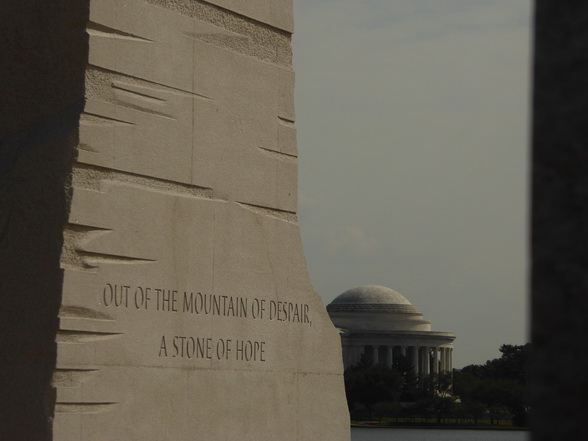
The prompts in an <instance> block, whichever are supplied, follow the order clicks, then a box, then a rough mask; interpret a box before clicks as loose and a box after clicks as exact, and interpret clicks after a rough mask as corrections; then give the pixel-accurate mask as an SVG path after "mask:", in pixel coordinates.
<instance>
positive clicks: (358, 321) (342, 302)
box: [327, 285, 455, 375]
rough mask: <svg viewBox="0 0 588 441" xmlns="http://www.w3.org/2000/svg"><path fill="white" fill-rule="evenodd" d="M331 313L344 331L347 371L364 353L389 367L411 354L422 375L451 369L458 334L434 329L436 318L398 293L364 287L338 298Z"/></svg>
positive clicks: (354, 289)
mask: <svg viewBox="0 0 588 441" xmlns="http://www.w3.org/2000/svg"><path fill="white" fill-rule="evenodd" d="M327 311H328V313H329V315H330V317H331V320H332V321H333V323H334V324H335V326H336V327H337V328H339V331H340V333H341V344H342V348H343V365H344V367H345V369H347V368H348V367H350V366H354V365H356V364H357V363H359V361H360V358H361V356H362V355H364V356H365V357H366V358H367V359H369V360H371V361H372V362H373V363H376V364H383V365H386V366H392V364H393V363H394V360H395V359H398V358H400V357H406V358H407V359H408V360H409V361H410V362H411V363H412V365H413V367H414V369H415V373H416V374H417V375H418V374H422V375H428V374H430V373H439V372H451V371H452V352H453V340H455V335H453V334H452V333H450V332H436V331H431V322H430V321H429V320H425V319H423V314H422V313H421V312H419V311H418V310H417V309H416V308H415V307H414V306H413V305H412V303H410V302H409V301H408V300H407V299H406V298H405V297H404V296H402V295H401V294H399V293H397V292H396V291H393V290H391V289H389V288H386V287H383V286H377V285H364V286H359V287H357V288H353V289H350V290H348V291H345V292H344V293H343V294H341V295H339V296H338V297H337V298H335V300H333V301H332V302H331V303H330V304H329V305H328V306H327Z"/></svg>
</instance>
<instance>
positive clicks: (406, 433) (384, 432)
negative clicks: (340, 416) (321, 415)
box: [351, 427, 531, 441]
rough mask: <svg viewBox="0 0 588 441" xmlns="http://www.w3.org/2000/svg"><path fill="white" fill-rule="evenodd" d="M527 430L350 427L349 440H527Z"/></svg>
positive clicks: (528, 437) (528, 438)
mask: <svg viewBox="0 0 588 441" xmlns="http://www.w3.org/2000/svg"><path fill="white" fill-rule="evenodd" d="M530 439H531V437H530V435H529V432H522V431H510V430H461V429H460V430H452V429H380V428H377V429H362V428H357V427H354V428H352V429H351V441H529V440H530Z"/></svg>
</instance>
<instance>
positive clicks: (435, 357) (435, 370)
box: [433, 347, 440, 374]
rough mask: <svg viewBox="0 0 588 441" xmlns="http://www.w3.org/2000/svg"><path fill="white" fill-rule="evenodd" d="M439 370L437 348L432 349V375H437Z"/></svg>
mask: <svg viewBox="0 0 588 441" xmlns="http://www.w3.org/2000/svg"><path fill="white" fill-rule="evenodd" d="M439 371H440V369H439V348H437V347H435V348H433V373H434V374H438V373H439Z"/></svg>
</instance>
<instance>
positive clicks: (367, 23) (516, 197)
mask: <svg viewBox="0 0 588 441" xmlns="http://www.w3.org/2000/svg"><path fill="white" fill-rule="evenodd" d="M294 9H295V34H294V68H295V71H296V115H297V127H298V148H299V155H300V160H299V179H300V182H299V189H300V192H299V219H300V224H301V230H302V239H303V242H304V249H305V254H306V259H307V263H308V267H309V272H310V276H311V279H312V282H313V284H314V287H315V289H316V290H317V291H318V293H319V294H320V295H321V297H322V298H323V301H324V302H325V304H328V303H329V302H330V301H331V300H333V298H335V297H336V296H337V295H339V294H340V293H342V292H343V291H345V290H347V289H350V288H353V287H356V286H359V285H365V284H374V285H384V286H387V287H389V288H392V289H394V290H396V291H398V292H400V293H401V294H403V295H404V296H405V297H407V298H408V299H409V300H410V301H411V302H412V303H413V304H414V305H415V306H416V307H417V308H418V309H420V310H421V311H422V312H423V313H424V315H425V318H426V319H428V320H431V321H432V322H433V329H434V330H437V331H450V332H453V333H455V334H456V336H457V339H456V341H455V350H454V366H455V367H463V366H464V365H467V364H472V363H477V364H480V363H484V362H485V361H486V360H487V359H490V358H495V357H498V356H499V354H500V353H499V351H498V348H499V346H500V345H501V344H503V343H512V344H522V343H524V342H526V340H527V256H526V252H527V248H526V247H527V244H526V242H527V237H526V236H527V210H528V202H527V190H528V182H527V180H528V171H529V170H528V164H527V163H528V118H529V115H528V107H529V87H530V81H529V75H530V74H529V63H530V52H529V51H530V20H531V16H530V15H531V6H530V1H529V0H294Z"/></svg>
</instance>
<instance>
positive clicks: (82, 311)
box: [59, 306, 114, 321]
mask: <svg viewBox="0 0 588 441" xmlns="http://www.w3.org/2000/svg"><path fill="white" fill-rule="evenodd" d="M59 317H61V318H75V319H90V320H110V321H112V320H114V319H113V318H112V317H111V316H109V315H107V314H104V313H102V312H99V311H95V310H93V309H90V308H84V307H83V306H62V307H61V308H60V309H59Z"/></svg>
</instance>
